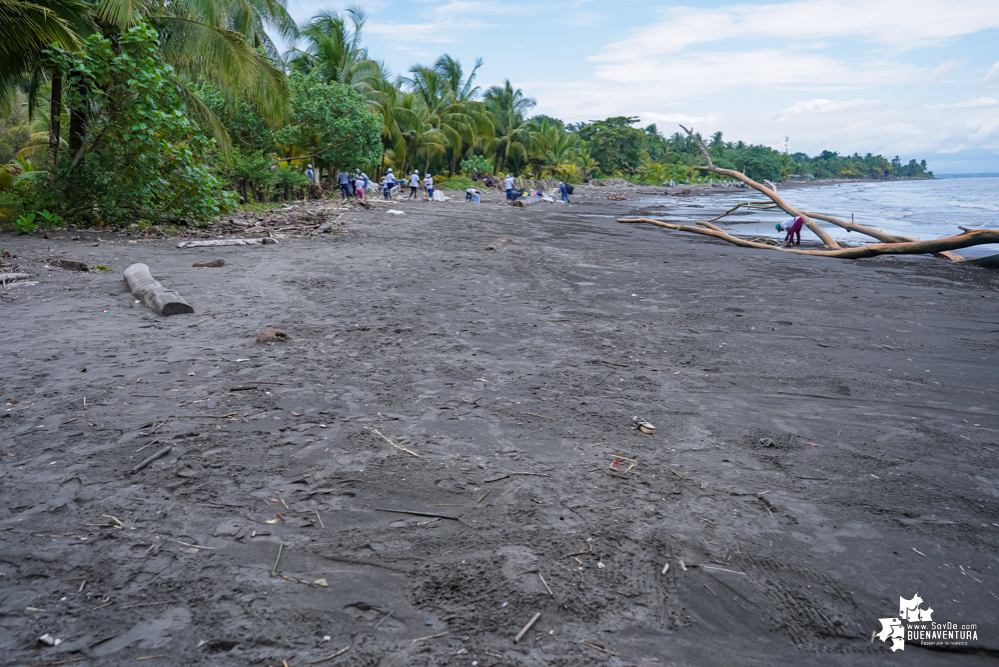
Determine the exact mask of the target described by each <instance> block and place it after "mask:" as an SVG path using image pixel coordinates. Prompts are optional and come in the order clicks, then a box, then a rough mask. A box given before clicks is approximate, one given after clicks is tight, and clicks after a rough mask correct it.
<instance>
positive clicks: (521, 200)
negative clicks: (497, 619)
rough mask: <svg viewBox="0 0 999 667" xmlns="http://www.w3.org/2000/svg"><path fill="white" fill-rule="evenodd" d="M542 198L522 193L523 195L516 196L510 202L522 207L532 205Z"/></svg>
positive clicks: (542, 199)
mask: <svg viewBox="0 0 999 667" xmlns="http://www.w3.org/2000/svg"><path fill="white" fill-rule="evenodd" d="M544 200H545V198H544V197H539V196H537V195H524V196H523V197H517V198H516V199H514V200H513V201H512V202H510V203H511V204H512V205H513V206H516V207H517V208H524V207H525V206H533V205H534V204H537V203H538V202H542V201H544Z"/></svg>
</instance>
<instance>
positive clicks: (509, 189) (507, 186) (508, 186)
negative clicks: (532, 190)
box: [503, 174, 514, 200]
mask: <svg viewBox="0 0 999 667" xmlns="http://www.w3.org/2000/svg"><path fill="white" fill-rule="evenodd" d="M513 185H514V181H513V174H507V175H506V178H504V179H503V189H504V190H506V198H507V199H508V200H513Z"/></svg>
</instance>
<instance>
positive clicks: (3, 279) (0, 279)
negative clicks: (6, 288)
mask: <svg viewBox="0 0 999 667" xmlns="http://www.w3.org/2000/svg"><path fill="white" fill-rule="evenodd" d="M30 277H31V274H30V273H0V283H4V284H6V283H10V282H13V281H15V280H27V279H28V278H30Z"/></svg>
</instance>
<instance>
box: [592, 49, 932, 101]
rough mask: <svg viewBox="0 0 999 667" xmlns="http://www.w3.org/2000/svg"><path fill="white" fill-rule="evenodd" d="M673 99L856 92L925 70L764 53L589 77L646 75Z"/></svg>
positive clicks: (642, 78) (693, 57)
mask: <svg viewBox="0 0 999 667" xmlns="http://www.w3.org/2000/svg"><path fill="white" fill-rule="evenodd" d="M650 71H654V72H656V73H657V74H656V76H657V77H661V80H662V81H663V82H664V83H665V84H666V86H664V89H666V90H669V91H670V92H671V93H673V94H674V95H684V94H690V93H693V92H707V91H719V90H732V89H738V88H754V89H756V90H760V89H774V88H793V89H807V90H844V89H858V88H864V87H868V86H872V85H877V84H888V83H899V82H904V81H912V80H916V79H919V78H921V77H922V76H923V75H924V74H925V70H923V69H921V68H918V67H914V66H912V65H905V64H900V63H892V62H887V61H880V60H872V61H869V62H863V63H856V64H854V63H848V62H844V61H839V60H835V59H833V58H829V57H827V56H823V55H817V54H798V53H794V52H793V51H790V50H787V51H783V50H777V49H766V50H757V51H742V52H735V51H733V52H728V51H726V52H720V53H691V54H689V55H688V54H680V55H676V56H673V57H671V58H663V59H651V60H650V59H649V58H642V57H636V58H635V60H634V61H629V62H624V61H618V62H615V63H612V64H601V65H597V67H596V68H595V77H596V78H598V79H601V80H604V81H612V82H617V83H633V84H639V83H646V84H647V83H648V82H649V78H650V77H649V72H650Z"/></svg>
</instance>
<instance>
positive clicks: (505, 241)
mask: <svg viewBox="0 0 999 667" xmlns="http://www.w3.org/2000/svg"><path fill="white" fill-rule="evenodd" d="M516 242H517V240H516V239H515V238H513V237H512V236H504V237H503V238H501V239H496V240H495V241H493V242H492V243H490V244H489V245H487V246H486V251H487V252H496V251H497V250H502V249H503V248H505V247H507V246H508V245H510V244H511V243H516Z"/></svg>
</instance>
